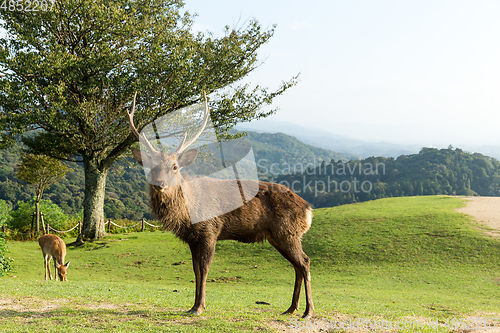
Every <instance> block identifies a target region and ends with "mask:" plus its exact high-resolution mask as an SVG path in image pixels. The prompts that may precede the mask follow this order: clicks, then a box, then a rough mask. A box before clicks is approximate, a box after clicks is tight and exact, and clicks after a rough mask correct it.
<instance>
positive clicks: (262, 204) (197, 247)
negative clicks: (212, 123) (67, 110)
mask: <svg viewBox="0 0 500 333" xmlns="http://www.w3.org/2000/svg"><path fill="white" fill-rule="evenodd" d="M135 102H136V96H134V100H133V103H132V109H131V111H130V112H128V116H129V122H130V127H131V130H132V132H133V133H134V134H135V136H136V137H137V138H139V139H141V141H142V142H143V144H145V145H146V147H147V149H148V150H149V153H146V152H142V153H141V151H140V150H138V149H132V155H133V157H134V159H135V160H136V161H137V163H139V164H140V165H144V164H146V165H149V166H151V172H150V177H151V179H150V185H149V189H150V206H151V209H152V211H153V213H154V214H155V216H156V217H157V218H158V220H159V221H160V222H161V223H162V225H163V227H164V229H166V230H169V231H172V232H173V233H174V234H175V235H176V236H177V237H179V238H180V239H181V240H182V241H184V242H185V243H187V244H188V245H189V248H190V250H191V255H192V262H193V270H194V274H195V277H196V294H195V302H194V305H193V307H192V308H191V309H190V310H189V311H188V313H190V314H197V315H199V314H201V313H202V312H203V310H204V309H205V304H206V303H205V288H206V280H207V274H208V270H209V268H210V264H211V262H212V259H213V257H214V252H215V244H216V242H217V241H219V240H227V239H232V240H237V241H240V242H244V243H254V242H263V241H265V240H266V239H267V240H268V241H269V243H270V244H271V245H272V246H274V247H275V248H276V250H278V252H279V253H281V255H282V256H283V257H285V259H286V260H288V261H289V262H290V263H291V264H292V266H293V268H294V269H295V287H294V291H293V297H292V304H291V305H290V307H289V308H288V310H286V311H285V312H284V313H283V314H285V313H289V314H292V313H293V312H294V311H295V310H297V309H298V307H299V297H300V291H301V288H302V282H304V285H305V294H306V308H305V312H304V314H303V318H307V317H310V316H311V315H312V313H313V311H314V305H313V301H312V296H311V275H310V273H309V262H310V260H309V257H308V256H307V255H306V254H305V253H304V252H303V250H302V236H303V235H304V233H305V232H306V231H307V230H309V228H310V227H311V221H312V210H311V207H310V205H309V204H308V203H307V202H306V201H305V200H303V199H302V198H301V197H299V196H298V195H297V194H296V193H295V192H293V191H292V190H291V189H289V188H288V187H286V186H283V185H279V184H273V183H266V182H262V181H259V182H258V184H256V185H257V186H258V188H259V191H258V192H257V194H256V196H255V197H253V198H252V199H251V200H249V201H247V202H245V203H244V204H243V206H241V207H239V208H237V209H235V210H232V211H230V212H228V213H226V214H223V215H221V216H217V217H214V218H210V219H208V220H206V221H202V222H198V223H191V220H190V216H189V212H188V208H187V204H186V202H188V201H189V200H190V198H191V195H192V189H193V187H195V186H197V184H198V183H197V181H196V179H195V180H190V181H189V182H188V181H186V178H185V177H184V176H183V175H182V174H181V173H180V170H181V169H182V168H184V167H188V166H189V165H191V164H192V163H193V162H194V161H195V159H196V157H197V155H198V151H197V149H191V150H188V151H185V150H186V148H187V147H189V146H190V145H191V144H192V143H193V142H194V141H195V140H196V139H197V138H198V137H199V136H200V135H201V133H202V132H203V130H204V128H205V126H206V124H207V121H208V117H209V115H210V111H209V109H208V104H207V99H206V96H205V111H204V112H205V113H204V118H203V122H202V125H201V127H200V128H199V130H198V131H197V133H196V134H195V135H194V136H193V137H192V138H191V139H190V140H189V141H187V142H186V135H187V133H186V135H184V138H183V140H182V141H181V143H180V145H179V147H178V148H177V150H176V151H175V152H174V153H161V152H158V151H156V150H155V149H154V148H153V146H152V145H151V143H150V142H149V141H148V140H147V138H146V136H145V135H142V138H141V134H140V133H139V131H138V130H137V129H136V127H135V125H134V120H133V117H134V111H135ZM146 159H147V160H146ZM223 181H224V180H216V179H210V180H207V179H205V183H204V184H205V186H207V185H206V184H209V185H210V184H212V185H214V186H217V182H223ZM211 182H212V183H211ZM255 182H257V181H255ZM181 184H182V185H183V186H182V188H181ZM200 186H201V185H200ZM221 204H223V203H221Z"/></svg>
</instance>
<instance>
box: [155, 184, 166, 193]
mask: <svg viewBox="0 0 500 333" xmlns="http://www.w3.org/2000/svg"><path fill="white" fill-rule="evenodd" d="M165 187H167V185H165V183H164V182H163V181H161V182H160V183H159V184H155V185H154V188H155V190H156V191H157V192H162V191H163V189H164V188H165Z"/></svg>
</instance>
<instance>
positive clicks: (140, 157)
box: [132, 148, 150, 166]
mask: <svg viewBox="0 0 500 333" xmlns="http://www.w3.org/2000/svg"><path fill="white" fill-rule="evenodd" d="M132 155H133V156H134V159H135V161H136V162H137V163H139V164H140V165H142V166H144V162H146V163H147V162H148V161H149V159H150V157H149V155H147V154H144V155H143V154H142V152H141V151H140V150H139V149H135V148H132ZM143 159H144V160H145V161H143Z"/></svg>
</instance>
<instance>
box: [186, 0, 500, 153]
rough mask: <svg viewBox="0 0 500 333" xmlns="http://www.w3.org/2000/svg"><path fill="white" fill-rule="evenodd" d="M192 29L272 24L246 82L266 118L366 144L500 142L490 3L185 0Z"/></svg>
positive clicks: (499, 71) (499, 67)
mask: <svg viewBox="0 0 500 333" xmlns="http://www.w3.org/2000/svg"><path fill="white" fill-rule="evenodd" d="M185 8H186V9H187V10H188V11H190V12H192V13H193V12H196V13H197V14H198V17H197V18H196V26H195V29H199V30H202V31H205V30H210V31H213V32H215V33H216V34H219V33H222V30H223V28H224V26H225V25H230V26H234V25H235V24H237V22H240V25H241V23H242V22H244V21H245V20H247V19H249V18H252V17H255V18H256V19H258V20H259V21H260V22H261V24H262V25H263V26H264V27H267V26H270V25H272V24H274V23H276V24H277V25H278V27H277V30H276V34H275V36H274V38H272V39H271V41H270V42H269V43H268V44H267V45H265V46H264V47H263V48H262V50H261V52H260V56H261V59H266V61H265V63H264V65H263V66H262V67H260V68H259V69H258V70H257V71H256V72H255V73H253V74H251V76H250V77H249V80H250V82H252V83H255V84H262V85H264V86H268V87H271V88H273V87H277V86H278V85H279V84H280V82H281V81H282V80H288V79H289V78H291V77H292V76H293V75H295V74H297V73H299V72H301V82H300V83H299V84H298V85H297V86H296V87H294V88H292V89H290V91H289V92H287V93H285V95H283V96H282V97H280V98H278V99H277V100H276V103H275V105H276V106H279V107H280V109H281V110H280V111H279V112H278V113H277V114H276V115H274V116H272V117H270V118H269V119H270V120H273V121H287V122H291V123H295V124H299V125H302V126H308V127H317V128H321V129H324V130H328V131H330V132H333V133H337V134H343V135H348V136H351V137H354V138H359V139H368V140H371V141H382V140H385V141H390V142H394V143H420V144H425V145H428V146H429V145H431V144H453V145H454V146H458V147H459V146H460V145H461V144H468V145H470V144H496V145H499V144H500V132H499V131H498V125H499V124H500V112H499V111H500V19H498V17H499V14H500V1H486V0H481V1H456V0H453V1H443V0H433V1H421V0H419V1H383V0H377V1H368V0H367V1H351V0H349V1H347V0H345V1H337V0H330V1H327V0H316V1H315V0H312V1H307V2H305V1H295V0H288V1H285V0H266V1H262V0H254V1H240V0H231V1H229V0H212V1H201V0H186V7H185Z"/></svg>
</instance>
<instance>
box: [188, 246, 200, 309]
mask: <svg viewBox="0 0 500 333" xmlns="http://www.w3.org/2000/svg"><path fill="white" fill-rule="evenodd" d="M190 249H191V258H192V261H193V271H194V276H195V284H196V291H195V301H194V304H195V305H196V304H198V303H199V298H200V289H201V288H200V282H201V276H200V264H199V261H198V255H196V248H194V247H192V246H190ZM194 309H195V306H193V307H192V308H191V309H190V310H189V311H188V313H190V314H195V313H196V311H195V310H194Z"/></svg>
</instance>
